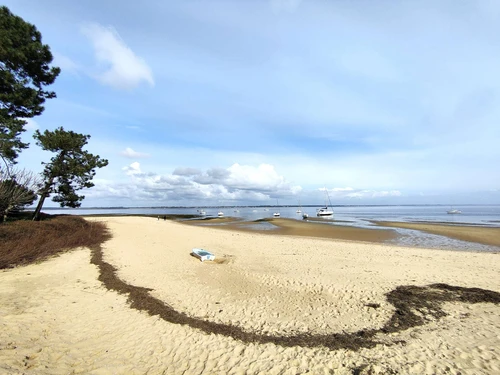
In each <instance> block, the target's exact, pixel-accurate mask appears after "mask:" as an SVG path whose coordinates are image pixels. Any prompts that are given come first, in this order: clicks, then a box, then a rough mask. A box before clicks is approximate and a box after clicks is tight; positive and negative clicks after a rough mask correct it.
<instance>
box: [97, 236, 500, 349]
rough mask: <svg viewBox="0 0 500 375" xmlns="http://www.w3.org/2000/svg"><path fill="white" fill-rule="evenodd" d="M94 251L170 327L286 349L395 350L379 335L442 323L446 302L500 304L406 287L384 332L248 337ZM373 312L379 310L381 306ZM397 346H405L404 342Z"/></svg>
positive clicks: (435, 288)
mask: <svg viewBox="0 0 500 375" xmlns="http://www.w3.org/2000/svg"><path fill="white" fill-rule="evenodd" d="M91 250H92V257H91V263H92V264H95V265H96V266H97V267H98V268H99V278H98V279H99V281H101V282H102V283H103V284H104V286H105V287H106V288H107V289H109V290H114V291H116V292H118V293H120V294H126V295H128V303H129V304H130V307H131V308H133V309H137V310H140V311H145V312H147V313H148V314H149V315H151V316H154V315H158V316H159V317H160V318H161V319H163V320H165V321H167V322H170V323H174V324H183V325H187V326H189V327H191V328H195V329H198V330H200V331H202V332H204V333H206V334H218V335H223V336H226V337H231V338H233V339H235V340H239V341H242V342H245V343H259V344H266V343H272V344H275V345H279V346H284V347H291V346H302V347H326V348H328V349H330V350H338V349H347V350H352V351H357V350H359V349H361V348H373V347H374V346H376V345H377V344H385V345H389V343H388V341H387V340H384V342H382V341H380V340H377V339H376V336H377V335H380V334H390V333H394V332H399V331H403V330H406V329H408V328H412V327H417V326H421V325H424V324H425V323H426V322H428V321H429V320H431V319H432V318H434V319H440V318H442V317H444V316H446V315H447V314H446V313H445V312H444V311H443V310H442V308H441V306H442V304H443V303H445V302H460V303H485V302H486V303H493V304H500V293H498V292H494V291H490V290H485V289H479V288H463V287H458V286H451V285H447V284H431V285H428V286H422V287H421V286H414V285H402V286H398V287H397V288H396V289H394V290H392V291H390V292H388V293H386V298H387V301H388V302H389V303H391V304H392V305H393V306H394V307H395V311H394V313H393V315H392V316H391V318H390V319H389V321H388V322H387V323H386V324H385V325H384V326H383V327H382V328H380V329H367V330H360V331H357V332H353V333H329V334H324V335H321V334H310V333H301V334H295V335H290V336H279V335H266V334H259V333H256V332H247V331H244V330H243V329H241V328H240V327H236V326H233V325H230V324H222V323H215V322H211V321H206V320H203V319H199V318H195V317H191V316H189V315H187V314H184V313H182V312H178V311H176V310H175V309H173V308H172V307H171V306H169V305H168V304H167V303H165V302H164V301H161V300H159V299H157V298H155V297H153V296H151V295H150V294H149V292H150V291H151V290H152V289H148V288H143V287H138V286H134V285H130V284H127V283H125V282H124V281H122V280H120V279H119V278H118V276H117V275H116V268H115V267H114V266H112V265H111V264H109V263H106V262H104V261H103V252H102V247H101V246H100V245H94V246H92V248H91ZM370 307H373V308H376V307H377V306H370ZM393 343H402V341H394V342H393Z"/></svg>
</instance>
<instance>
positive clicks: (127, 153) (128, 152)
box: [120, 147, 151, 159]
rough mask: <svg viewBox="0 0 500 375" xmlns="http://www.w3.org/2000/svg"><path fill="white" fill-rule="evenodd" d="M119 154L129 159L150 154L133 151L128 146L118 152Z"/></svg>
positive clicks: (147, 156) (146, 156)
mask: <svg viewBox="0 0 500 375" xmlns="http://www.w3.org/2000/svg"><path fill="white" fill-rule="evenodd" d="M120 155H121V156H125V157H126V158H130V159H136V158H149V157H150V156H151V155H150V154H146V153H142V152H137V151H134V150H132V149H131V148H130V147H127V148H126V149H125V150H123V151H122V152H120Z"/></svg>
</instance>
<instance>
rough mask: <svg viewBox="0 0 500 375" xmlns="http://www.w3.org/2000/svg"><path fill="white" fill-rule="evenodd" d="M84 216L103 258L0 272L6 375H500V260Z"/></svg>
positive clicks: (78, 255) (380, 234) (314, 232)
mask: <svg viewBox="0 0 500 375" xmlns="http://www.w3.org/2000/svg"><path fill="white" fill-rule="evenodd" d="M89 220H98V221H104V222H106V223H107V225H108V226H109V228H110V230H111V232H112V234H113V238H112V239H111V240H110V241H108V242H106V243H105V244H104V246H102V249H101V250H96V249H92V250H91V249H87V248H81V249H75V250H73V251H71V252H69V253H66V254H64V255H62V256H59V257H56V258H53V259H50V260H47V261H44V262H42V263H40V264H34V265H29V266H25V267H18V268H15V269H10V270H3V271H0V373H2V374H21V373H22V374H146V373H147V374H306V373H307V374H496V373H499V372H500V294H499V293H500V277H499V275H500V254H498V253H481V252H464V251H460V252H458V251H457V252H455V251H442V250H431V249H417V248H408V247H397V246H391V245H387V244H382V243H380V242H381V241H384V238H386V236H391V235H392V234H391V231H384V230H372V232H364V231H359V230H356V229H354V228H348V229H349V230H348V231H343V232H342V233H343V234H342V233H340V232H339V233H340V234H339V233H337V234H332V233H331V232H330V233H329V234H325V235H322V234H321V233H320V232H321V231H325V230H329V229H328V228H322V227H325V226H321V225H316V226H314V224H311V225H312V226H311V227H308V226H307V223H297V224H295V223H289V222H288V221H287V220H283V221H282V220H280V221H278V222H277V225H279V226H280V228H282V232H281V233H276V234H272V235H269V234H264V233H257V232H251V231H245V230H237V228H236V227H234V228H230V230H223V229H220V228H215V227H209V226H194V225H187V224H184V223H179V222H173V221H162V220H160V221H158V220H157V219H155V218H148V217H107V218H106V217H104V218H102V217H99V218H93V219H89ZM461 228H462V229H461V233H462V235H465V234H466V233H467V232H469V233H473V230H472V229H474V228H471V229H468V227H461ZM475 233H476V237H469V240H471V239H474V240H477V241H481V240H484V237H483V236H482V235H481V234H477V232H475ZM451 235H452V234H451V233H450V236H451ZM470 235H471V236H473V234H470ZM477 236H479V237H477ZM494 237H495V236H494V235H493V236H492V238H494ZM487 241H489V240H488V239H487ZM194 247H200V248H204V249H207V250H209V251H212V252H213V253H214V254H215V255H216V261H215V262H200V261H199V260H197V259H196V258H194V257H192V256H190V251H191V249H192V248H194ZM455 287H456V288H455ZM110 288H111V290H110Z"/></svg>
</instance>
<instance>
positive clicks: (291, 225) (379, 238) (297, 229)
mask: <svg viewBox="0 0 500 375" xmlns="http://www.w3.org/2000/svg"><path fill="white" fill-rule="evenodd" d="M263 221H266V222H268V223H270V224H272V225H274V226H276V229H273V230H259V229H252V228H248V225H249V224H255V223H252V222H244V221H241V222H238V221H237V222H232V223H229V224H226V225H221V226H216V227H214V228H220V229H226V230H237V231H243V232H253V233H260V234H266V235H282V236H298V237H314V238H329V239H336V240H344V241H361V242H385V241H387V240H391V239H393V238H395V237H396V236H397V234H396V233H395V232H394V231H393V230H390V229H388V230H384V229H366V228H356V227H347V226H340V225H331V224H329V223H321V222H308V221H299V220H293V219H281V218H280V219H274V218H273V219H265V220H263ZM193 223H194V224H195V222H193Z"/></svg>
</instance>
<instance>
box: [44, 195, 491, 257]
mask: <svg viewBox="0 0 500 375" xmlns="http://www.w3.org/2000/svg"><path fill="white" fill-rule="evenodd" d="M318 208H319V206H318V207H302V208H301V210H302V212H303V213H304V212H305V213H308V214H309V217H310V218H311V219H314V218H316V210H317V209H318ZM453 208H454V209H458V210H460V211H462V213H461V214H458V215H453V214H448V213H447V211H448V210H450V207H448V206H428V205H426V206H334V207H333V210H334V215H333V216H332V217H329V218H322V219H321V221H322V222H323V223H326V224H334V225H345V226H355V227H364V228H372V229H386V228H383V227H380V226H376V225H374V224H373V223H372V222H371V221H402V222H434V223H448V224H469V225H471V224H472V225H479V226H489V227H500V205H490V206H486V205H477V206H474V205H467V206H454V207H453ZM199 209H203V210H205V211H206V214H207V217H216V216H217V212H218V211H223V212H224V216H226V217H236V218H240V219H243V220H248V221H254V220H258V219H264V218H271V217H273V213H274V212H279V213H280V215H281V217H282V218H291V219H297V220H303V219H302V213H297V212H296V211H297V209H299V208H298V207H273V206H269V207H262V206H260V207H182V208H157V207H149V208H148V207H141V208H127V207H123V208H80V209H60V208H58V209H51V208H46V209H44V211H45V212H47V213H51V214H56V213H58V214H59V213H65V214H75V215H82V216H85V215H94V214H105V215H114V214H128V215H134V214H139V215H159V216H161V215H166V214H187V215H190V214H191V215H197V214H198V210H199ZM209 225H224V224H218V223H217V222H210V224H209ZM253 226H254V227H255V228H256V229H269V230H272V229H274V226H273V225H272V224H270V223H268V222H262V223H255V224H253ZM392 229H393V230H396V231H397V232H398V233H399V234H400V236H399V238H398V239H397V240H395V241H393V242H394V243H395V244H399V245H408V246H417V247H430V248H439V249H449V250H468V251H500V248H499V247H495V246H485V245H480V244H475V243H471V242H465V241H459V240H453V239H448V238H446V237H443V236H437V235H432V234H425V233H422V232H419V231H415V230H409V229H394V228H392Z"/></svg>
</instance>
